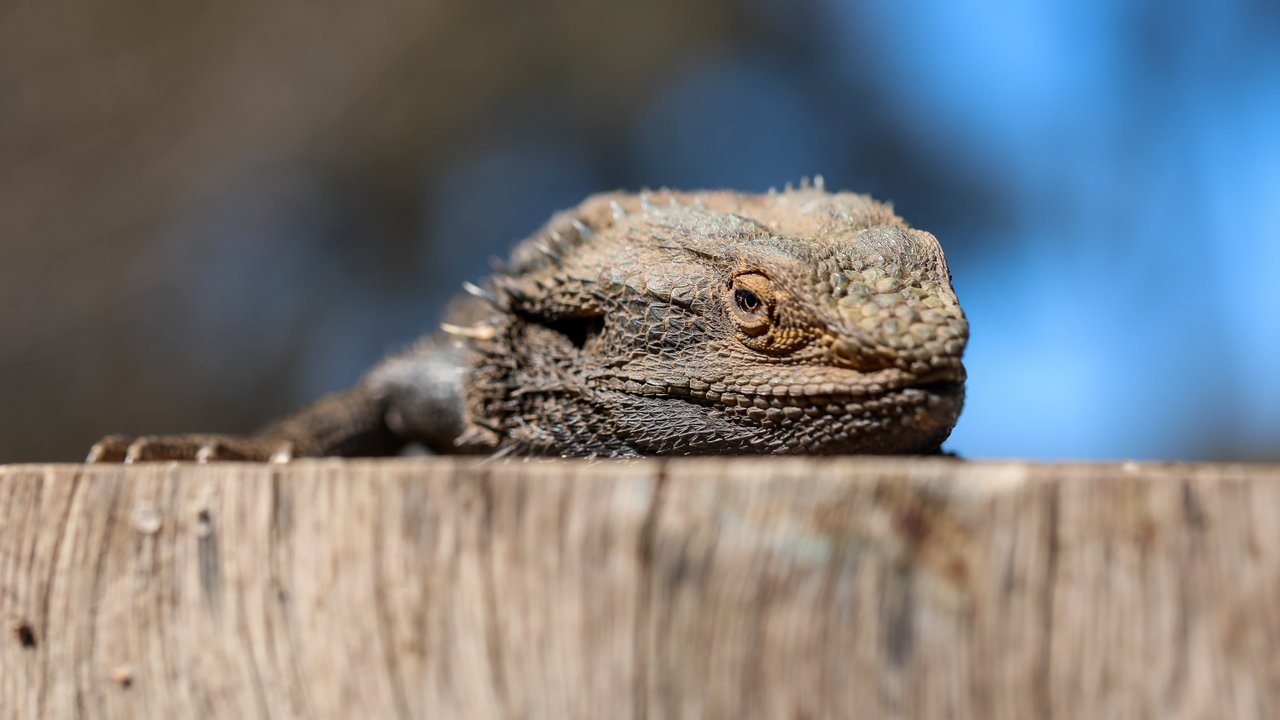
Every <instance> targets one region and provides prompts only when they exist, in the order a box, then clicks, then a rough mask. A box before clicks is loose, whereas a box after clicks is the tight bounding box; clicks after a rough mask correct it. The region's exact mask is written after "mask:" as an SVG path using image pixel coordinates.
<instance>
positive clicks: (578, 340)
mask: <svg viewBox="0 0 1280 720" xmlns="http://www.w3.org/2000/svg"><path fill="white" fill-rule="evenodd" d="M541 324H542V325H543V326H545V327H547V328H549V329H551V330H554V331H556V332H557V333H560V334H561V335H563V336H564V337H565V339H567V340H568V341H569V342H570V343H571V344H572V345H573V346H574V347H575V348H577V349H579V350H581V349H583V348H584V347H586V346H587V342H588V341H590V340H592V339H593V338H596V337H599V335H600V333H602V332H604V316H603V315H587V316H584V317H564V318H556V319H555V320H544V321H543V322H542V323H541Z"/></svg>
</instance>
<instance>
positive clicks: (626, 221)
mask: <svg viewBox="0 0 1280 720" xmlns="http://www.w3.org/2000/svg"><path fill="white" fill-rule="evenodd" d="M466 287H467V289H468V292H469V294H468V295H467V296H466V297H465V298H464V299H463V300H461V301H458V302H455V304H454V306H453V307H452V309H451V311H450V312H449V313H448V316H447V317H446V322H445V323H444V324H443V325H442V328H443V333H442V334H437V335H434V336H431V337H428V338H427V339H424V340H423V341H420V342H419V344H418V345H416V346H414V347H413V348H411V349H410V350H408V351H407V352H405V353H402V354H400V355H397V356H393V357H391V358H389V359H388V360H386V361H384V362H383V363H382V364H381V365H379V366H378V367H376V368H374V369H373V370H372V371H371V372H370V373H369V374H368V375H367V376H366V377H365V378H364V380H363V381H362V382H361V383H360V384H359V385H358V386H357V387H355V388H353V389H352V390H349V391H347V392H345V393H341V394H339V395H336V396H332V397H330V398H326V399H324V400H321V401H320V402H318V403H316V404H315V405H313V406H311V407H309V408H307V409H304V410H303V411H301V412H300V413H298V414H297V415H295V416H293V417H291V418H287V419H286V420H284V421H282V422H281V423H279V424H277V425H276V426H274V427H273V428H271V429H269V430H267V431H266V432H264V433H263V434H261V435H259V436H255V437H252V438H234V437H221V436H205V435H189V436H160V437H148V438H141V439H138V440H134V439H132V438H124V437H120V436H112V437H108V438H106V439H104V440H103V441H102V442H100V443H99V444H98V445H96V446H95V447H94V450H93V451H92V452H91V455H90V459H91V460H102V461H118V460H126V461H131V460H149V459H171V458H188V459H202V460H203V459H220V458H231V459H254V460H266V459H271V458H275V459H283V458H287V457H291V456H306V455H364V454H394V453H395V452H397V451H399V449H400V448H401V447H402V446H403V445H404V444H405V443H406V442H410V441H416V442H419V443H422V444H424V445H426V446H427V447H428V448H430V449H432V450H434V451H437V452H470V453H495V452H497V453H501V454H507V453H513V454H520V455H563V456H623V457H625V456H637V455H672V454H676V455H679V454H685V455H687V454H715V453H791V454H794V453H802V454H831V453H878V454H886V453H927V452H935V451H937V450H938V448H939V447H940V445H941V444H942V442H943V441H944V440H945V439H946V438H947V436H948V435H949V434H950V432H951V429H952V427H953V426H954V425H955V422H956V419H957V418H958V416H959V413H960V410H961V407H962V405H963V400H964V380H965V371H964V366H963V364H962V361H961V358H962V354H963V351H964V348H965V345H966V343H967V340H968V322H967V320H966V319H965V316H964V313H963V311H962V310H961V308H960V305H959V302H958V300H957V299H956V296H955V292H954V290H953V289H952V286H951V279H950V273H949V270H948V268H947V263H946V260H945V258H944V256H943V253H942V248H941V246H940V245H939V244H938V241H937V240H936V239H935V238H934V237H933V236H932V235H930V234H928V233H926V232H922V231H920V230H915V229H912V228H910V227H909V226H908V225H907V224H906V223H905V222H903V220H902V219H901V218H899V217H898V216H897V215H895V214H894V213H893V212H892V210H891V209H890V208H889V207H888V206H886V205H883V204H881V203H878V202H876V201H874V200H872V199H871V198H869V197H866V196H862V195H854V194H850V193H828V192H826V191H824V190H823V189H822V188H821V187H820V186H819V187H803V188H801V189H799V190H788V191H787V192H783V193H770V194H764V195H746V194H738V193H733V192H702V193H677V192H671V191H659V192H654V193H645V194H641V195H631V194H623V193H614V194H603V195H596V196H593V197H590V198H588V199H587V200H585V201H584V202H583V203H582V204H580V205H579V206H577V207H576V208H573V209H572V210H568V211H565V212H562V213H559V214H557V215H556V216H554V217H553V218H552V219H551V221H550V222H549V223H548V224H547V225H546V226H544V227H543V228H542V229H541V230H540V231H539V232H537V233H536V234H535V235H533V236H532V237H530V238H529V239H527V240H525V241H524V242H522V243H521V244H519V245H518V246H517V247H516V248H515V250H514V251H513V253H512V256H511V260H510V262H509V264H508V265H507V266H506V267H504V268H502V269H500V270H499V271H498V272H497V273H495V274H494V275H493V276H491V277H490V278H489V279H488V280H487V281H486V282H485V283H483V284H482V285H478V286H477V285H467V286H466Z"/></svg>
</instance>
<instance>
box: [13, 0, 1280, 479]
mask: <svg viewBox="0 0 1280 720" xmlns="http://www.w3.org/2000/svg"><path fill="white" fill-rule="evenodd" d="M1278 7H1280V6H1277V5H1276V4H1275V3H1272V2H1264V1H1262V0H1256V1H1255V2H1252V3H1247V2H1245V3H1211V2H1207V1H1206V2H1172V3H1170V2H1154V0H1148V1H1146V2H1104V1H1103V0H1092V1H1087V2H1081V3H1061V4H1059V6H1057V7H1053V6H1050V5H1049V4H1045V3H1021V2H1011V1H1010V0H996V1H994V2H981V3H979V2H972V1H970V2H959V3H951V4H943V5H937V4H932V3H930V4H926V3H923V2H920V1H919V0H906V1H903V2H895V3H876V4H872V3H859V2H845V1H843V0H802V1H799V2H783V1H782V0H772V1H771V0H754V1H751V2H731V1H729V0H706V1H704V2H698V3H689V2H673V1H672V0H649V1H648V2H644V3H608V2H586V1H585V0H584V1H579V2H573V1H570V0H540V1H536V2H506V3H502V2H496V1H490V2H463V1H462V0H441V1H439V2H433V3H432V2H408V1H407V0H405V1H403V2H402V1H399V0H383V1H381V2H372V3H344V4H339V3H297V2H278V3H258V2H246V1H245V0H224V1H223V2H220V3H207V4H199V5H194V6H192V5H188V4H182V3H178V4H172V3H159V2H145V1H144V0H117V1H116V2H112V3H93V2H89V1H88V0H59V1H58V2H52V3H48V2H35V1H34V0H25V1H18V2H10V3H7V4H5V5H4V6H3V7H0V338H3V340H2V341H0V403H2V405H0V406H2V407H3V411H2V412H0V461H13V460H45V459H77V458H79V457H81V456H82V455H83V453H84V452H85V450H86V449H87V448H88V446H89V444H90V443H91V442H92V441H93V440H94V439H96V437H97V436H99V435H102V434H104V433H108V432H126V433H143V432H179V431H191V430H209V431H232V432H244V431H249V430H252V429H253V428H255V427H256V426H258V425H260V424H262V423H264V422H265V421H267V420H269V419H271V418H272V417H274V416H277V415H279V414H282V413H284V412H287V411H288V410H290V409H292V408H295V407H297V406H299V405H300V404H302V403H304V402H306V401H308V400H310V399H313V398H315V397H317V396H318V395H320V394H323V393H325V392H328V391H332V390H335V389H338V388H341V387H344V386H347V385H349V384H350V383H352V382H354V381H355V380H356V379H357V378H358V377H359V375H360V373H361V372H362V370H363V369H365V368H366V367H367V366H369V365H370V364H372V363H373V362H375V361H376V360H377V359H378V358H379V357H381V356H382V355H383V354H385V353H386V352H388V351H391V350H394V349H396V348H398V347H400V346H402V345H404V344H406V343H408V342H409V341H411V340H412V339H413V338H414V337H415V336H416V335H418V334H420V333H422V332H424V331H429V330H431V329H432V328H433V327H434V322H435V318H436V316H437V315H438V313H439V311H440V309H441V307H442V305H443V304H444V303H445V302H446V301H447V299H448V298H449V297H450V296H451V295H452V294H453V293H454V292H455V289H456V288H458V286H459V284H460V283H461V282H462V281H463V280H465V279H469V278H476V277H479V276H482V275H483V274H484V272H485V271H486V268H487V259H488V258H489V257H491V256H499V255H502V254H503V253H504V252H505V250H506V248H507V247H508V246H510V245H511V244H512V243H513V242H515V241H516V240H518V239H520V238H521V237H523V236H524V235H526V234H528V233H529V232H531V231H533V230H534V229H535V228H536V227H537V226H538V225H539V224H540V223H541V222H542V221H543V220H545V219H546V218H547V217H548V216H549V215H550V213H551V212H552V211H554V210H556V209H559V208H562V207H567V206H570V205H572V204H574V203H576V202H577V201H578V200H579V199H581V198H582V197H583V196H585V195H587V194H589V193H591V192H595V191H598V190H603V189H611V188H631V189H636V188H640V187H643V186H651V187H657V186H673V187H682V188H696V187H733V188H739V189H744V190H764V189H767V188H768V187H770V186H775V185H777V186H780V185H782V184H784V183H786V182H788V181H795V180H798V179H799V178H800V177H801V176H802V175H812V174H815V173H819V174H822V175H824V176H825V178H826V183H827V185H828V187H837V188H846V189H853V190H857V191H861V192H868V193H871V194H873V195H876V196H877V197H881V198H886V199H891V200H893V201H894V202H895V205H896V207H897V209H898V210H899V212H900V213H901V214H902V215H903V216H905V217H906V218H907V219H908V220H909V221H911V222H912V223H913V224H915V225H917V226H919V227H923V228H925V229H928V230H931V231H932V232H934V233H935V234H937V235H938V236H939V237H940V238H941V239H942V241H943V244H944V246H945V247H946V248H947V251H948V255H949V257H950V258H951V262H952V270H953V271H954V273H955V277H956V283H957V288H958V290H959V292H960V295H961V299H962V301H963V302H964V303H965V305H966V308H967V309H968V311H969V314H970V318H971V321H972V325H973V340H972V344H971V351H970V354H969V368H970V376H971V379H970V386H969V398H970V401H969V407H968V409H967V410H966V413H965V415H964V417H963V418H962V419H961V423H960V426H959V427H958V428H957V430H956V433H955V435H954V439H953V441H952V443H951V447H952V448H953V449H956V450H958V451H959V452H961V453H963V454H966V455H970V456H988V455H997V456H1018V457H1032V458H1117V457H1138V458H1160V457H1163V458H1187V459H1194V458H1214V459H1232V458H1239V459H1273V460H1274V459H1280V319H1278V317H1277V316H1278V315H1280V9H1278Z"/></svg>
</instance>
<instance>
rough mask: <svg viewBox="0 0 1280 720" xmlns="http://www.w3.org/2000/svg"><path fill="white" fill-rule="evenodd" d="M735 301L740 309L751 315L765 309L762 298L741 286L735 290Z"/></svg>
mask: <svg viewBox="0 0 1280 720" xmlns="http://www.w3.org/2000/svg"><path fill="white" fill-rule="evenodd" d="M733 301H734V302H735V303H737V304H738V309H739V310H741V311H742V312H744V313H747V314H749V315H754V314H756V313H758V312H760V311H761V310H763V309H764V303H762V302H760V298H759V297H758V296H757V295H756V294H755V293H753V292H751V291H750V290H743V289H741V288H739V289H737V290H734V291H733Z"/></svg>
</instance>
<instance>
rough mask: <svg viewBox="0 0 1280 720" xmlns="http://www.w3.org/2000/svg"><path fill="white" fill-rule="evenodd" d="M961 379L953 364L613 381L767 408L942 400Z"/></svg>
mask: <svg viewBox="0 0 1280 720" xmlns="http://www.w3.org/2000/svg"><path fill="white" fill-rule="evenodd" d="M849 372H853V371H849ZM965 379H966V378H965V372H964V368H963V367H958V368H945V369H940V370H937V371H934V372H931V373H929V374H927V375H922V376H914V377H913V376H910V375H907V374H905V373H902V372H900V371H893V372H881V373H877V374H875V375H870V376H868V375H864V374H862V373H857V374H855V375H852V376H850V377H848V378H846V379H844V381H843V382H830V381H829V380H827V379H824V380H823V381H815V382H798V381H796V380H793V381H792V382H790V383H787V384H785V385H783V384H775V385H771V386H761V385H754V384H751V383H742V382H738V383H733V382H722V381H704V380H698V379H695V378H689V379H687V380H663V381H655V380H647V381H642V380H638V379H625V378H615V380H614V382H615V383H617V387H618V389H620V390H623V391H625V392H629V393H633V394H644V395H666V396H669V397H677V398H682V399H685V400H692V401H694V402H698V403H700V404H707V405H726V406H729V407H741V408H744V409H750V408H755V409H758V410H763V411H767V410H770V409H781V410H786V409H787V408H796V407H798V408H806V407H812V406H820V407H825V406H829V405H836V406H846V405H850V406H851V405H862V404H866V403H875V402H880V401H884V400H886V399H891V398H892V397H894V396H901V395H903V394H915V393H924V394H926V395H928V396H931V397H936V398H938V399H942V400H947V399H953V398H956V397H958V396H963V394H964V382H965ZM850 409H852V408H850Z"/></svg>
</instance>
